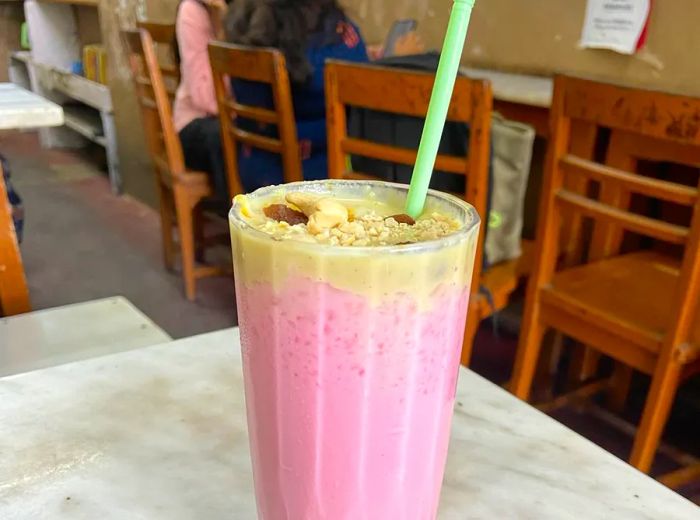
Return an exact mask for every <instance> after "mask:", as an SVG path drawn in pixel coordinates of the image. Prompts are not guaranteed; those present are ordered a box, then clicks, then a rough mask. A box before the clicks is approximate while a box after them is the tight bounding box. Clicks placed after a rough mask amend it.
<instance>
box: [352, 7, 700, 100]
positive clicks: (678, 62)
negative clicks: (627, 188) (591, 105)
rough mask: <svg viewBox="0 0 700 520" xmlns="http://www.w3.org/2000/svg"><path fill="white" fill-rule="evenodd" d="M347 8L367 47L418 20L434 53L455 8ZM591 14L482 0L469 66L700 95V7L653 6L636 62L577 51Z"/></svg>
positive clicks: (470, 44) (470, 42)
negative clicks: (401, 23) (400, 22)
mask: <svg viewBox="0 0 700 520" xmlns="http://www.w3.org/2000/svg"><path fill="white" fill-rule="evenodd" d="M342 1H343V3H344V4H345V5H346V7H347V9H348V12H349V13H350V14H351V15H352V16H353V17H354V19H355V20H356V21H357V22H358V23H359V24H360V27H361V29H362V32H363V34H364V36H365V38H366V39H367V40H368V41H371V42H378V41H381V40H382V39H383V37H384V35H385V34H386V33H387V31H388V29H389V27H390V25H391V22H392V21H393V20H395V19H398V18H416V19H417V20H419V28H420V32H421V34H422V35H423V37H424V38H425V40H426V42H427V43H428V44H429V45H430V46H431V47H434V48H439V47H440V46H441V42H442V35H443V34H444V30H445V26H446V23H447V17H448V14H449V6H450V5H451V2H450V0H342ZM585 6H586V0H476V6H475V9H474V13H473V16H472V22H471V25H470V32H469V37H468V43H467V47H466V49H465V54H464V61H465V62H467V63H470V64H474V65H479V66H484V67H492V68H501V69H509V70H516V71H526V72H533V73H537V74H552V73H554V72H571V73H576V74H581V75H588V76H594V77H598V78H601V79H607V80H611V81H618V82H624V83H631V84H634V85H640V86H645V87H649V88H655V89H663V90H667V91H676V92H682V93H687V94H692V95H700V59H698V54H699V53H700V30H699V29H698V21H700V1H698V0H663V1H656V2H654V9H653V12H652V19H651V23H650V26H649V38H648V42H647V46H646V48H645V49H644V50H643V51H641V52H640V53H638V54H637V55H635V56H633V57H629V56H623V55H619V54H616V53H613V52H610V51H602V50H583V49H580V48H578V41H579V37H580V34H581V28H582V24H583V16H584V10H585Z"/></svg>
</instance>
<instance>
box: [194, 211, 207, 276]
mask: <svg viewBox="0 0 700 520" xmlns="http://www.w3.org/2000/svg"><path fill="white" fill-rule="evenodd" d="M192 214H193V218H194V257H195V260H196V261H197V262H200V263H203V262H204V250H205V247H204V213H203V212H202V208H201V207H200V205H199V204H198V205H196V206H195V207H194V210H193V212H192Z"/></svg>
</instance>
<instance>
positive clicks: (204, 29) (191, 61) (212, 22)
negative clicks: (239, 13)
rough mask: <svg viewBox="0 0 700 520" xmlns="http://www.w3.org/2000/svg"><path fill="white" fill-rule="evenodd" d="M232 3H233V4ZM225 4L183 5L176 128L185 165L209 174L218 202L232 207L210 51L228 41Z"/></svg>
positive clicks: (213, 0)
mask: <svg viewBox="0 0 700 520" xmlns="http://www.w3.org/2000/svg"><path fill="white" fill-rule="evenodd" d="M229 1H230V0H229ZM225 10H226V2H224V0H182V1H181V2H180V4H179V6H178V9H177V15H176V18H175V33H176V39H177V51H178V52H177V56H176V58H177V60H178V61H179V66H180V84H179V86H178V89H177V92H176V94H175V102H174V106H173V122H174V123H175V130H176V131H177V132H178V135H179V137H180V142H181V143H182V152H183V154H184V156H185V164H186V165H187V167H188V168H189V169H191V170H197V171H203V172H206V173H208V174H209V177H210V179H211V182H212V185H213V187H214V194H215V197H216V199H217V200H219V201H222V202H223V201H226V205H228V199H229V194H228V183H227V181H226V167H225V163H224V158H223V151H222V148H221V134H220V130H219V118H218V112H219V107H218V105H217V102H216V94H215V93H214V80H213V75H212V71H211V65H210V64H209V51H208V48H207V46H208V45H209V42H210V41H211V40H215V39H220V38H221V37H222V35H223V30H222V21H221V19H222V16H223V14H224V13H225Z"/></svg>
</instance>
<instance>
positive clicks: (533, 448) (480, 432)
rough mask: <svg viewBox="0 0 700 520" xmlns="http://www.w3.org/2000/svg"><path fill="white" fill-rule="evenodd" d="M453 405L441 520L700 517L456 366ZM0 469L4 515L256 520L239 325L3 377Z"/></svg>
mask: <svg viewBox="0 0 700 520" xmlns="http://www.w3.org/2000/svg"><path fill="white" fill-rule="evenodd" d="M457 401H458V406H457V407H456V413H455V417H454V422H453V427H452V439H451V443H450V452H449V458H448V467H447V472H446V476H445V483H444V486H443V489H442V500H441V505H440V514H439V518H440V519H441V520H445V519H447V520H453V519H454V520H467V519H499V520H502V519H537V520H544V519H556V520H563V519H569V518H571V519H576V520H581V519H586V520H592V519H614V520H620V519H634V520H640V519H649V520H659V519H664V520H672V519H678V520H692V519H697V518H700V508H698V507H697V506H695V505H694V504H692V503H690V502H689V501H687V500H685V499H684V498H682V497H680V496H679V495H677V494H676V493H674V492H673V491H670V490H669V489H667V488H665V487H663V486H662V485H660V484H659V483H657V482H656V481H654V480H652V479H651V478H649V477H647V476H646V475H643V474H641V473H639V472H638V471H636V470H635V469H633V468H632V467H630V466H629V465H627V464H626V463H625V462H623V461H621V460H619V459H617V458H615V457H614V456H612V455H610V454H609V453H607V452H605V451H604V450H602V449H601V448H599V447H597V446H596V445H594V444H592V443H591V442H589V441H587V440H586V439H584V438H582V437H580V436H579V435H578V434H576V433H574V432H572V431H571V430H569V429H567V428H565V427H564V426H562V425H561V424H559V423H557V422H556V421H554V420H552V419H550V418H549V417H547V416H545V415H544V414H542V413H540V412H538V411H536V410H535V409H533V408H531V407H530V406H528V405H526V404H524V403H522V402H521V401H518V400H517V399H515V398H514V397H513V396H511V395H510V394H508V393H506V392H505V391H504V390H502V389H501V388H499V387H497V386H495V385H493V384H491V383H489V382H488V381H486V380H484V379H482V378H481V377H479V376H477V375H475V374H474V373H473V372H470V371H468V370H466V369H462V372H461V376H460V380H459V385H458V391H457ZM0 460H2V463H1V464H0V516H1V517H2V518H7V519H10V518H12V519H31V520H40V519H52V520H53V519H59V520H60V519H94V518H100V519H125V518H134V519H136V518H144V519H149V520H159V519H167V520H179V519H183V520H185V519H187V520H190V519H197V518H202V519H207V520H216V519H236V520H248V519H251V520H252V519H254V518H255V506H254V497H253V486H252V477H251V467H250V461H249V451H248V438H247V433H246V423H245V412H244V399H243V385H242V374H241V360H240V349H239V337H238V330H237V329H228V330H223V331H219V332H214V333H210V334H205V335H201V336H195V337H192V338H187V339H184V340H179V341H175V342H171V343H168V344H164V345H160V346H154V347H148V348H143V349H138V350H132V351H129V352H123V353H120V354H115V355H112V356H104V357H100V358H95V359H90V360H86V361H81V362H78V363H72V364H68V365H62V366H58V367H53V368H49V369H45V370H40V371H36V372H31V373H27V374H20V375H16V376H10V377H5V378H0ZM329 520H330V519H329ZM387 520H389V519H387Z"/></svg>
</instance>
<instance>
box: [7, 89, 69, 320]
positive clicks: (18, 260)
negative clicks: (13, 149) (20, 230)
mask: <svg viewBox="0 0 700 520" xmlns="http://www.w3.org/2000/svg"><path fill="white" fill-rule="evenodd" d="M62 124H63V109H62V108H61V107H60V106H59V105H56V104H55V103H51V102H50V101H47V100H46V99H44V98H42V97H41V96H37V95H36V94H33V93H31V92H29V91H27V90H25V89H23V88H21V87H18V86H17V85H15V84H13V83H0V130H14V129H22V128H38V127H44V126H60V125H62ZM30 309H31V307H30V304H29V290H28V289H27V280H26V278H25V275H24V268H23V266H22V257H21V256H20V252H19V245H18V244H17V235H16V233H15V226H14V224H13V222H12V213H11V208H10V204H9V202H8V200H7V188H6V186H5V180H4V178H3V175H2V168H0V315H4V316H9V315H12V314H19V313H22V312H27V311H29V310H30Z"/></svg>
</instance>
